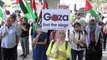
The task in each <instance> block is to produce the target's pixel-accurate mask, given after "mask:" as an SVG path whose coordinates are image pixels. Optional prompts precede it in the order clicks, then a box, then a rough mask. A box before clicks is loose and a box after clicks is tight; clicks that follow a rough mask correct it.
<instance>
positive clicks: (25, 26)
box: [20, 17, 30, 59]
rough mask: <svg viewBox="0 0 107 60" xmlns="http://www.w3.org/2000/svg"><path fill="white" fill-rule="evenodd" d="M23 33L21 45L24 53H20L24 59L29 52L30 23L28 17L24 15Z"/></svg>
mask: <svg viewBox="0 0 107 60" xmlns="http://www.w3.org/2000/svg"><path fill="white" fill-rule="evenodd" d="M22 22H23V23H22V25H21V29H22V33H21V46H22V51H23V54H21V55H20V57H22V58H23V59H24V58H26V57H27V55H28V54H29V28H30V24H29V23H28V19H27V18H25V17H23V18H22Z"/></svg>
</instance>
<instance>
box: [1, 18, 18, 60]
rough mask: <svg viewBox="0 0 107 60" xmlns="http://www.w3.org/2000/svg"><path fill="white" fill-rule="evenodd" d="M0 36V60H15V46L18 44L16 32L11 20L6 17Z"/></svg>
mask: <svg viewBox="0 0 107 60" xmlns="http://www.w3.org/2000/svg"><path fill="white" fill-rule="evenodd" d="M0 36H1V37H2V42H1V48H2V59H3V60H17V57H16V52H17V51H16V46H17V44H18V41H19V40H18V37H19V34H18V31H17V29H16V27H14V26H13V25H12V20H11V18H10V17H8V18H7V19H6V20H5V24H4V25H3V26H2V27H1V28H0Z"/></svg>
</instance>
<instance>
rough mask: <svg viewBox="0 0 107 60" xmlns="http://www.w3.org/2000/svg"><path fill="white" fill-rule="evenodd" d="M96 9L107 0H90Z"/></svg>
mask: <svg viewBox="0 0 107 60" xmlns="http://www.w3.org/2000/svg"><path fill="white" fill-rule="evenodd" d="M89 1H90V2H91V4H92V6H93V8H94V9H97V8H98V7H99V6H100V5H101V4H103V3H107V0H89Z"/></svg>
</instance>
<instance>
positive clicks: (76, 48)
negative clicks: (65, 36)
mask: <svg viewBox="0 0 107 60" xmlns="http://www.w3.org/2000/svg"><path fill="white" fill-rule="evenodd" d="M73 28H74V30H73V31H71V32H70V33H71V35H70V40H71V54H72V55H71V56H72V60H76V58H77V56H78V60H83V53H84V48H82V47H83V46H84V44H85V32H84V31H83V30H81V24H80V23H78V22H75V23H74V25H73Z"/></svg>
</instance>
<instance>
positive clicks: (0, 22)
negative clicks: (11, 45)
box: [0, 18, 3, 60]
mask: <svg viewBox="0 0 107 60" xmlns="http://www.w3.org/2000/svg"><path fill="white" fill-rule="evenodd" d="M2 25H3V22H2V18H0V28H1V26H2ZM1 39H2V38H1V37H0V60H2V55H1Z"/></svg>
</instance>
